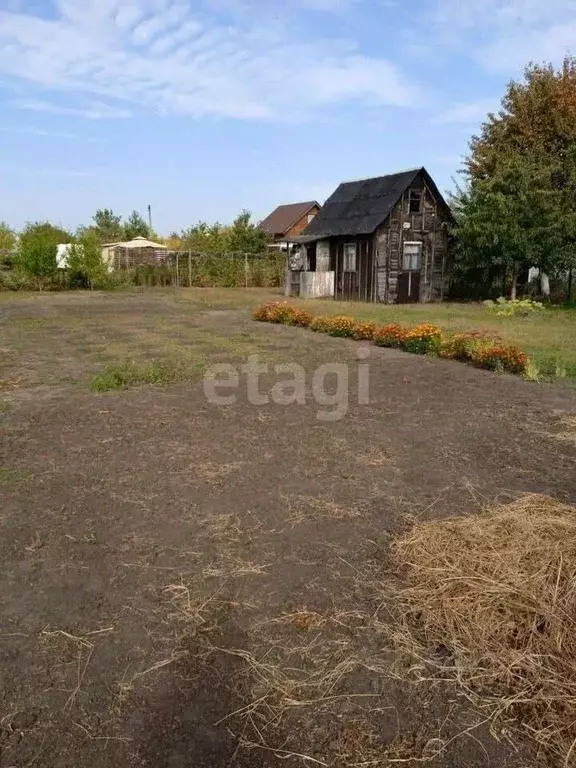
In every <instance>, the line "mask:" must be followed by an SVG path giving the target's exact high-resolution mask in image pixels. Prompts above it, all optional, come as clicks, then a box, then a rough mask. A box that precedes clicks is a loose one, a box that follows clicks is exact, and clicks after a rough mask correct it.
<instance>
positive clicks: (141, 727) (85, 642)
mask: <svg viewBox="0 0 576 768" xmlns="http://www.w3.org/2000/svg"><path fill="white" fill-rule="evenodd" d="M54 301H55V302H56V304H55V305H52V304H50V303H49V302H47V303H43V304H37V305H35V304H34V303H31V304H30V305H29V306H27V308H26V312H27V313H28V314H29V319H30V320H33V319H34V312H35V311H36V308H37V307H41V308H42V311H39V312H38V318H39V319H40V320H42V316H44V319H45V314H46V313H48V314H50V313H51V314H52V316H53V318H54V319H53V323H54V325H55V326H58V324H60V326H59V327H61V325H62V320H61V318H62V317H63V316H66V317H68V319H70V318H72V323H71V328H72V329H76V328H83V329H84V331H85V333H86V338H87V339H88V346H89V339H90V338H93V335H94V333H95V331H94V330H93V329H94V328H96V327H100V331H98V332H99V333H100V332H101V331H102V328H101V321H102V322H104V323H107V322H109V321H108V320H106V318H107V317H108V315H109V313H110V308H111V307H110V303H111V302H112V303H113V305H114V313H115V316H119V315H121V314H125V315H126V316H127V317H128V318H130V320H131V323H128V324H127V325H125V326H123V328H124V330H125V331H126V328H128V329H129V330H128V331H126V333H128V336H129V341H128V343H129V344H132V345H134V343H135V342H134V338H135V336H134V333H135V331H134V328H137V329H139V330H140V332H141V333H142V334H144V332H147V333H148V334H150V333H155V334H157V335H158V336H159V337H160V338H161V337H162V334H163V333H166V330H165V328H166V326H165V325H163V324H165V323H166V322H170V323H171V324H173V323H176V324H178V325H179V327H180V329H181V336H182V339H183V342H182V343H183V344H187V343H190V344H191V343H192V342H191V341H190V339H191V335H190V334H191V331H190V329H187V326H186V322H187V318H186V314H187V312H188V313H189V312H190V308H187V309H186V310H184V309H183V308H182V306H180V305H178V304H176V303H175V304H166V303H165V304H163V305H162V308H161V309H158V306H159V304H160V302H159V301H158V299H156V298H148V297H146V295H143V296H142V297H141V298H136V299H134V298H131V299H130V301H129V302H128V303H122V302H121V300H120V299H117V298H116V297H115V298H114V299H111V300H108V299H105V301H104V303H105V304H106V307H107V311H102V312H100V309H99V307H100V306H104V303H103V304H101V305H99V304H97V302H96V300H95V301H94V302H93V303H92V304H90V303H89V304H87V305H80V304H75V305H74V306H72V305H66V307H65V309H64V310H63V309H62V306H61V305H60V306H58V302H60V301H61V299H54ZM79 308H81V311H80V309H79ZM92 310H93V311H92ZM9 311H10V310H9ZM21 311H22V309H21V308H20V309H17V310H14V312H21ZM155 312H157V314H156V315H155V314H154V313H155ZM8 314H9V312H8ZM38 318H37V319H38ZM141 318H145V320H144V321H142V320H141ZM232 321H233V322H232ZM26 322H28V321H26ZM25 324H26V323H25ZM16 325H18V324H17V323H16ZM190 325H191V326H192V325H194V328H195V329H196V330H195V335H194V343H196V342H197V336H198V334H199V332H200V331H201V330H202V329H203V328H205V329H206V336H207V338H208V340H210V339H216V342H215V343H216V345H217V344H218V339H219V338H222V337H224V338H226V337H228V338H230V337H231V336H234V338H235V340H236V342H237V343H238V344H244V343H246V345H248V344H252V345H255V346H253V348H251V349H252V351H265V352H267V353H270V354H271V356H272V357H273V358H274V359H281V360H286V359H291V360H293V361H295V362H299V363H301V364H302V365H304V366H305V367H306V369H307V371H308V372H309V373H311V372H312V370H313V369H314V368H315V366H317V365H318V364H319V363H321V362H335V361H337V362H348V363H349V365H350V370H351V371H352V373H353V374H354V375H352V376H351V381H352V384H351V398H350V399H351V402H352V404H351V406H350V411H349V413H348V415H347V416H346V417H345V418H343V419H342V420H340V421H336V422H334V423H326V422H322V421H318V420H317V418H316V412H317V409H318V406H317V405H316V404H315V403H314V402H313V401H312V400H311V398H310V397H308V402H307V404H306V405H305V406H298V405H293V406H277V405H273V404H270V405H265V406H261V407H256V406H253V405H251V404H249V403H248V402H246V398H245V395H242V396H241V397H240V398H239V401H238V402H237V403H236V404H234V405H231V406H228V407H216V406H213V405H211V404H210V403H208V402H206V399H205V397H204V394H203V390H202V383H201V381H200V380H193V381H190V382H188V383H182V384H178V385H174V386H171V387H145V388H141V389H135V390H130V391H126V392H120V393H110V394H105V395H96V394H93V393H91V392H90V391H89V390H88V388H87V387H86V385H85V379H84V378H82V376H84V374H85V372H89V371H92V370H94V367H95V366H96V365H97V361H89V363H86V359H87V358H86V354H87V353H86V352H82V351H78V349H77V348H75V347H73V346H68V349H67V354H68V356H69V358H70V360H72V361H74V365H75V366H76V370H77V374H76V375H77V379H76V380H75V382H74V383H71V384H67V383H66V382H62V381H58V382H54V381H52V380H50V382H49V384H48V385H47V384H46V383H45V377H44V374H43V369H42V363H41V355H40V350H41V348H42V344H43V343H44V344H47V343H48V349H49V341H48V342H47V339H48V340H49V338H50V334H48V335H47V334H46V333H45V329H44V332H43V327H42V325H41V324H40V326H39V327H37V328H35V329H34V328H33V332H32V336H30V335H28V336H26V334H24V336H21V337H20V341H21V344H22V346H21V348H20V349H19V350H17V355H18V360H19V361H21V362H20V363H19V364H22V365H25V363H26V360H28V365H30V360H31V359H33V360H35V362H34V364H33V366H32V367H33V368H34V376H31V379H30V382H29V385H28V387H22V388H21V389H12V390H10V391H9V392H8V396H9V398H10V406H9V408H8V409H6V410H5V412H3V413H2V414H0V427H1V429H2V441H1V447H0V494H1V505H0V579H1V584H2V589H1V591H0V686H1V690H2V704H1V711H0V766H6V768H8V767H9V766H14V767H15V768H16V767H17V768H24V766H32V765H33V766H35V767H36V768H39V767H42V768H48V767H50V768H64V766H71V765H74V766H82V767H83V768H90V767H91V766H99V767H101V766H106V767H108V766H109V767H110V768H112V767H115V766H129V765H134V766H150V768H152V767H154V768H180V767H182V768H184V766H206V767H208V766H211V767H212V766H214V767H216V766H224V765H229V764H230V761H231V760H232V758H233V757H234V759H235V760H236V762H237V764H238V765H243V766H256V765H260V764H262V765H302V764H308V765H314V764H315V763H313V762H310V761H306V762H303V761H302V759H301V758H290V759H286V760H280V759H278V755H280V757H286V756H287V753H289V752H290V753H305V754H307V755H309V756H311V757H313V758H314V759H315V760H316V761H317V762H316V764H324V765H330V766H336V767H339V766H341V765H342V766H344V765H353V764H354V760H355V762H356V764H360V763H362V764H366V765H367V764H370V763H369V761H370V760H372V759H373V755H374V753H376V754H379V755H383V754H384V751H385V750H388V752H387V753H386V754H388V755H389V756H390V759H393V758H394V755H396V756H397V757H398V759H405V758H406V755H409V756H416V757H422V756H423V755H425V754H426V749H428V750H430V749H431V748H432V747H433V745H434V742H433V740H434V739H436V738H440V739H442V740H443V742H444V743H448V742H449V741H450V739H451V738H453V737H455V736H456V734H457V733H459V732H461V731H463V730H466V727H467V724H468V720H467V717H468V716H469V715H468V713H467V710H466V708H465V707H463V706H462V704H461V703H458V702H456V701H453V700H452V699H453V697H452V698H451V697H450V696H449V695H447V694H445V693H444V692H442V691H439V692H437V693H436V694H433V695H432V698H431V699H429V701H428V702H427V703H426V705H424V703H423V702H422V701H421V699H420V697H419V694H418V693H417V692H415V691H412V690H411V689H410V688H409V687H408V686H406V685H404V684H401V683H397V682H395V681H394V680H392V679H390V678H388V677H385V676H383V675H382V674H381V670H380V667H379V668H378V670H376V671H375V666H374V665H375V664H376V661H375V660H377V661H378V664H379V665H382V664H383V663H384V660H390V659H391V658H392V647H391V646H389V645H388V646H386V645H385V643H384V640H383V638H384V637H385V633H383V632H381V630H382V626H383V624H385V619H386V611H385V609H384V608H382V606H383V605H385V601H386V584H387V582H389V580H390V579H394V578H395V575H394V574H393V573H391V572H390V571H389V564H388V559H387V547H388V543H389V540H390V537H391V536H393V535H394V534H395V533H397V532H398V531H400V530H403V529H404V528H405V526H406V525H408V524H409V522H410V516H417V517H427V518H430V517H434V516H445V515H448V514H471V513H473V512H474V511H475V509H477V508H478V504H479V503H482V502H483V501H484V500H487V501H493V500H494V499H495V498H498V497H500V498H505V497H509V496H514V495H517V494H518V493H521V492H525V491H531V492H532V491H535V492H538V493H546V494H551V495H553V496H557V497H559V498H561V499H565V500H568V501H570V502H572V503H574V502H575V501H576V472H575V471H574V469H575V458H576V442H574V441H573V440H572V439H571V438H570V434H568V436H567V431H566V430H567V427H566V424H567V423H570V419H571V418H573V417H574V415H575V414H576V398H575V397H574V393H573V390H571V389H569V388H563V387H561V386H551V385H534V384H529V383H527V382H524V381H522V380H521V379H518V378H512V377H507V376H496V375H492V374H490V373H487V372H482V371H476V370H474V369H471V368H468V367H466V366H463V365H458V364H454V363H450V362H446V361H437V360H428V359H419V358H416V357H412V356H407V355H403V354H400V353H393V352H387V351H384V350H377V349H374V350H372V351H371V356H370V358H369V365H370V378H371V401H370V404H369V405H363V406H358V405H355V404H354V397H355V384H354V381H355V373H354V372H355V370H356V368H357V360H356V358H357V350H358V345H356V344H354V343H352V342H346V341H341V340H337V339H329V338H325V337H319V336H316V335H313V334H311V333H309V332H306V331H300V330H296V329H285V328H272V327H266V326H257V325H256V324H253V323H252V322H251V321H250V320H249V319H248V318H247V316H246V315H245V314H243V313H242V312H237V313H235V314H234V313H232V314H214V312H213V311H210V312H206V307H198V308H197V312H196V313H195V315H194V317H193V318H190ZM108 327H109V326H106V328H108ZM163 329H164V330H163ZM12 332H13V327H12ZM102 332H103V333H104V334H105V335H106V334H107V333H108V332H107V331H106V330H104V331H102ZM26 333H28V331H27V332H26ZM71 333H72V331H71ZM90 334H92V336H90ZM242 334H246V335H242ZM168 335H169V337H170V338H173V336H172V332H170V333H169V334H168ZM24 337H25V338H24ZM254 339H256V341H254ZM116 341H117V343H119V342H118V340H116ZM58 343H59V344H62V343H63V339H62V338H60V339H59V341H58ZM123 343H124V342H123ZM27 345H28V346H27ZM44 349H46V347H44ZM247 349H249V347H248V346H246V347H242V346H240V348H238V347H236V348H235V349H229V350H224V351H223V348H222V347H219V348H218V353H217V356H216V358H215V359H218V360H222V359H232V360H236V359H239V358H240V357H241V356H242V354H243V353H244V352H245V351H246V350H247ZM34 350H35V354H37V357H35V358H34V356H33V354H32V353H33V352H34ZM136 351H138V350H136ZM27 352H30V355H29V356H28V357H26V356H27ZM14 354H15V355H16V352H14ZM46 360H47V361H48V362H47V363H46V365H47V366H48V367H50V366H53V364H54V363H53V359H52V358H51V357H50V356H49V354H48V353H46ZM51 370H53V369H52V368H51ZM42 382H44V384H43V385H42ZM276 382H277V377H276V376H275V375H271V377H270V379H269V381H268V384H269V386H271V385H273V384H274V383H276ZM262 390H263V391H265V390H266V386H262ZM215 649H220V650H218V651H216V650H215ZM239 652H243V653H249V654H251V656H250V658H249V659H248V660H247V658H246V657H245V656H244V657H242V656H241V655H240V654H239ZM254 659H255V660H256V661H258V662H259V663H260V662H262V660H263V659H267V660H268V661H270V665H271V666H274V665H272V659H274V660H275V661H274V664H275V665H277V667H274V668H279V666H278V665H280V663H281V661H282V660H283V661H284V668H283V669H284V672H285V673H286V670H287V669H288V667H290V666H292V667H294V668H298V669H299V670H300V672H299V674H300V673H301V672H302V670H303V669H304V668H305V665H310V669H315V670H320V671H322V670H324V671H325V674H326V675H328V674H330V670H333V669H334V667H336V666H338V664H341V663H342V664H343V665H344V666H342V667H341V669H342V670H344V671H343V672H342V675H341V677H339V678H338V680H334V681H333V684H332V683H331V684H330V686H329V691H330V693H327V690H328V688H326V687H325V688H324V689H323V694H322V699H321V701H319V702H317V703H316V704H315V705H314V704H312V705H308V706H306V707H302V708H301V711H295V710H286V711H284V710H283V709H282V708H281V707H280V708H276V709H274V707H276V706H277V702H276V699H275V698H274V696H273V695H272V694H270V692H269V691H268V689H267V688H266V685H267V683H266V680H264V678H263V677H262V676H261V677H260V678H258V675H262V670H261V669H260V668H259V667H257V666H256V667H255V666H254V664H253V660H254ZM371 669H372V671H370V670H371ZM306 674H308V673H306ZM322 675H324V672H322ZM254 676H256V680H255V681H254V679H253V678H254ZM307 679H308V681H309V683H310V678H309V677H308V678H307ZM322 680H324V681H325V680H326V678H325V677H323V678H322ZM284 684H285V687H287V686H289V684H290V683H289V681H287V680H286V679H285V680H284ZM322 684H324V683H322ZM310 685H311V683H310ZM310 690H312V689H310ZM313 690H314V691H317V690H318V687H315V688H314V689H313ZM258 691H260V692H261V693H262V696H263V697H264V698H265V702H264V703H265V705H266V707H268V709H257V708H255V709H254V710H253V716H252V715H251V716H250V717H248V718H247V717H246V712H244V713H242V714H241V715H240V716H237V717H233V718H228V716H229V715H230V714H231V713H233V712H235V711H236V710H239V709H242V708H243V707H246V705H247V704H250V703H251V702H253V701H254V696H255V693H257V692H258ZM274 695H276V694H274ZM360 695H361V696H360ZM266 696H267V698H266ZM336 696H339V697H341V699H339V700H338V704H337V706H336V704H334V701H333V700H332V699H331V700H330V702H328V698H330V697H336ZM352 696H358V699H354V698H352ZM368 701H369V703H370V706H369V707H368V708H367V707H366V706H365V704H366V702H368ZM341 703H342V706H341ZM368 710H369V711H368ZM274 718H276V719H274ZM219 721H221V722H220V723H219V724H218V725H217V723H218V722H219ZM258 734H259V735H258ZM375 734H376V736H375ZM260 736H261V737H262V739H261V742H262V743H263V744H267V745H270V746H272V747H274V748H275V749H284V750H285V753H282V752H280V753H276V756H275V754H274V753H273V752H270V751H268V750H265V749H259V750H254V749H250V748H246V747H244V748H243V749H241V750H239V751H237V748H238V745H239V740H240V741H242V740H244V741H248V742H254V741H255V740H259V741H260ZM373 738H376V742H375V743H374V744H372V742H371V739H373ZM431 740H432V741H431ZM431 745H432V747H431ZM312 749H313V750H314V752H311V750H312ZM362 750H365V752H366V754H365V755H364V756H362V755H361V754H360V753H361V752H362ZM374 750H375V752H374ZM351 755H352V757H351ZM359 755H360V757H361V759H358V756H359ZM363 761H364V762H363ZM490 761H492V762H490ZM371 764H373V763H371ZM380 764H381V765H387V764H389V765H394V764H395V763H392V762H390V763H386V762H382V763H380ZM407 764H408V765H410V763H407ZM489 764H492V765H510V766H519V765H522V764H524V763H522V762H521V760H520V758H519V757H517V756H514V754H513V752H512V751H511V750H509V749H508V748H506V747H504V746H499V745H498V744H497V743H496V742H495V741H494V740H493V739H491V738H490V737H489V736H488V735H487V734H486V733H485V732H484V731H483V730H482V729H474V730H473V731H472V732H471V735H470V736H466V735H465V736H462V737H460V738H456V739H455V740H454V741H453V742H452V743H451V744H450V745H449V746H448V747H447V749H446V752H445V753H444V755H443V756H442V758H439V759H438V760H436V761H435V762H433V763H432V765H436V766H438V767H439V766H442V767H446V768H448V767H449V766H464V765H465V766H468V767H470V768H471V767H472V766H477V767H478V768H479V767H480V766H487V765H489ZM413 765H418V763H413Z"/></svg>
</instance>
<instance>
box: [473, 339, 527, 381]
mask: <svg viewBox="0 0 576 768" xmlns="http://www.w3.org/2000/svg"><path fill="white" fill-rule="evenodd" d="M471 362H472V363H473V365H475V366H477V367H478V368H486V369H487V370H489V371H501V372H503V371H506V372H508V373H524V371H525V370H526V366H527V364H528V356H527V355H525V354H524V353H523V352H521V351H520V350H519V349H518V347H516V346H514V345H512V344H498V343H496V344H495V343H491V342H485V343H480V344H478V346H477V347H476V348H475V349H474V350H473V352H472V358H471Z"/></svg>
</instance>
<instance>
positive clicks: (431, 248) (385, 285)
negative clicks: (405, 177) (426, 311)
mask: <svg viewBox="0 0 576 768" xmlns="http://www.w3.org/2000/svg"><path fill="white" fill-rule="evenodd" d="M410 189H419V190H422V192H423V202H422V205H421V213H410ZM410 189H408V190H406V192H405V193H404V195H403V196H402V199H401V200H400V201H399V202H398V204H397V205H396V207H395V208H394V210H393V211H392V214H391V215H390V217H389V218H388V220H387V221H386V222H385V223H384V225H383V226H382V227H381V228H380V230H379V231H378V232H377V233H376V241H377V257H376V263H377V267H376V282H377V296H378V301H383V302H386V303H389V304H393V303H395V302H396V301H397V299H398V277H399V275H400V273H401V272H402V254H403V249H404V243H405V242H421V243H422V262H421V269H420V296H419V300H420V301H441V300H442V299H443V298H444V288H445V283H446V280H447V269H446V259H447V246H448V236H447V227H446V223H447V221H448V214H447V212H446V211H445V207H444V206H443V205H442V204H441V203H439V202H438V201H437V200H436V198H435V196H434V195H433V193H432V192H431V190H429V189H428V187H427V186H426V184H425V181H424V179H423V178H422V177H420V178H419V179H417V180H416V181H415V183H414V184H413V186H412V187H411V188H410Z"/></svg>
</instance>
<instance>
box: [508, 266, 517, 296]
mask: <svg viewBox="0 0 576 768" xmlns="http://www.w3.org/2000/svg"><path fill="white" fill-rule="evenodd" d="M517 290H518V269H517V267H516V264H514V266H513V267H512V288H511V290H510V299H511V300H512V301H516V293H517Z"/></svg>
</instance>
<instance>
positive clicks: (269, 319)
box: [252, 301, 300, 325]
mask: <svg viewBox="0 0 576 768" xmlns="http://www.w3.org/2000/svg"><path fill="white" fill-rule="evenodd" d="M299 312H300V310H298V309H296V307H293V306H291V305H290V304H288V302H287V301H271V302H268V304H264V306H262V307H258V309H256V310H254V312H253V313H252V317H253V318H254V320H259V321H260V322H262V323H282V324H284V325H298V323H296V322H292V321H293V319H294V318H296V317H297V316H298V313H299Z"/></svg>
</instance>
